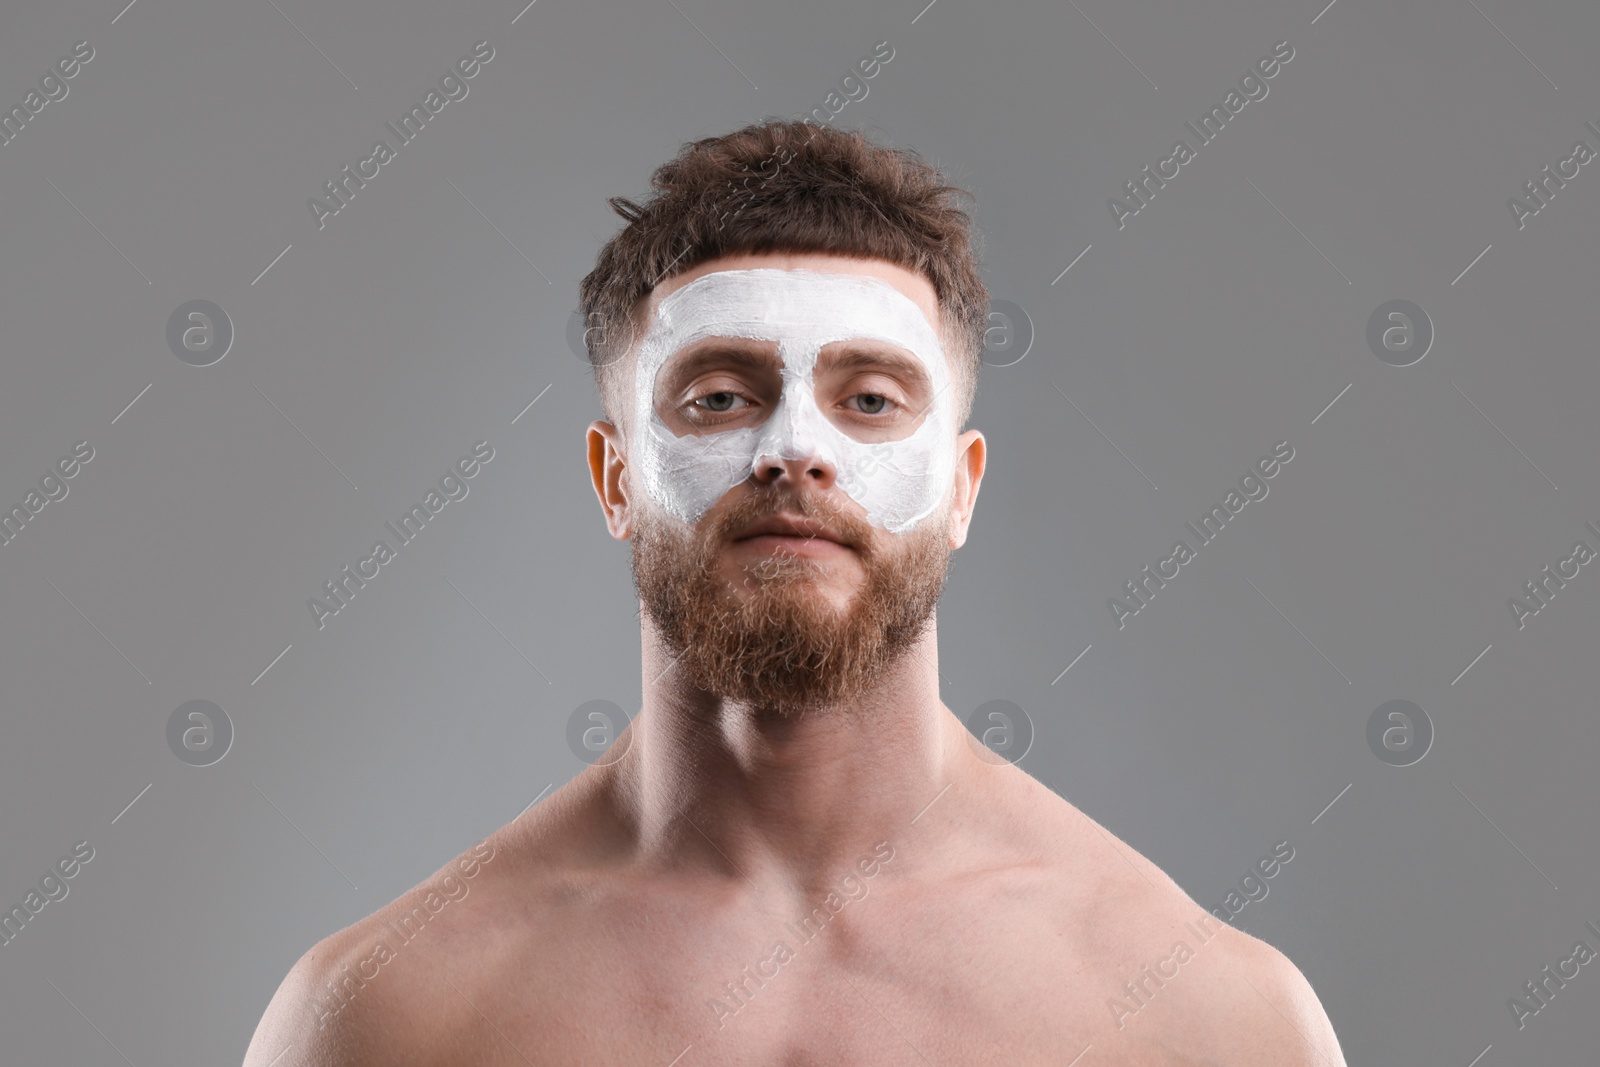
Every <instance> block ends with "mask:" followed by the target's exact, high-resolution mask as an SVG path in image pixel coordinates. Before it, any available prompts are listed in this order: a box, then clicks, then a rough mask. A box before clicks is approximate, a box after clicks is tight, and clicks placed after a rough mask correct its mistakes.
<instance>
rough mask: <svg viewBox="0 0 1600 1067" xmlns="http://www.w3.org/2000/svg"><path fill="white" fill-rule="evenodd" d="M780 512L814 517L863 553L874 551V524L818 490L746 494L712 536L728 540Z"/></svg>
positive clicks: (730, 509)
mask: <svg viewBox="0 0 1600 1067" xmlns="http://www.w3.org/2000/svg"><path fill="white" fill-rule="evenodd" d="M778 514H789V515H798V516H799V517H801V518H803V519H813V520H815V521H817V522H820V523H822V524H823V525H825V526H826V527H827V528H828V530H829V531H830V532H831V533H832V534H833V535H835V536H837V537H838V538H839V539H840V540H841V541H843V542H844V543H845V544H847V545H849V546H851V547H852V548H855V549H858V550H860V551H862V552H870V551H871V550H872V530H871V528H870V526H869V525H868V524H867V523H866V522H865V521H864V520H862V519H859V518H857V517H856V516H854V515H851V514H850V513H849V512H847V511H846V510H845V509H844V505H843V504H841V503H839V502H837V501H834V500H833V499H831V498H830V497H827V496H823V495H820V494H815V493H803V494H798V495H797V494H793V493H775V492H771V491H766V492H760V493H756V494H752V495H751V496H748V497H745V498H744V499H742V500H740V501H738V502H737V503H735V504H733V505H732V506H731V507H729V508H728V510H727V512H726V513H725V514H723V515H722V516H721V518H720V519H719V520H718V521H717V523H716V524H715V526H716V528H715V529H714V530H712V531H710V536H711V539H712V540H713V541H714V542H721V541H724V540H726V539H728V538H729V537H731V536H734V535H736V534H737V533H738V532H739V531H741V530H743V529H745V528H746V527H748V526H749V525H750V524H751V523H755V522H759V521H761V520H762V519H765V518H769V517H771V516H773V515H778Z"/></svg>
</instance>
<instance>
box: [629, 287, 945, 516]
mask: <svg viewBox="0 0 1600 1067" xmlns="http://www.w3.org/2000/svg"><path fill="white" fill-rule="evenodd" d="M707 337H745V338H755V339H761V340H768V341H775V342H777V345H778V358H779V360H780V361H781V362H782V375H783V392H782V394H781V396H780V398H779V401H778V403H777V405H776V406H775V407H774V409H773V410H772V412H771V413H770V414H769V415H768V416H767V418H766V419H765V420H764V421H762V422H761V423H760V424H759V425H756V426H741V427H737V428H732V429H725V430H713V431H710V432H707V433H704V434H700V435H697V434H694V433H686V434H685V435H684V436H682V437H679V436H677V435H676V434H675V433H674V432H673V431H672V429H671V428H669V427H668V426H667V425H666V423H664V422H663V421H662V420H661V417H660V416H659V415H658V414H657V412H656V409H655V403H654V398H655V390H656V379H657V377H658V376H659V374H660V372H661V369H662V368H663V367H664V366H665V365H666V364H667V363H668V362H669V361H670V360H671V358H672V356H673V355H674V354H675V353H677V352H679V351H680V350H682V349H683V348H684V347H685V346H687V345H690V344H693V343H694V342H696V341H699V340H701V339H703V338H707ZM852 338H862V339H870V340H878V341H886V342H889V343H891V344H894V345H897V346H899V347H901V348H904V349H906V350H908V351H909V352H911V353H912V354H913V355H914V356H915V357H916V358H917V360H918V361H919V362H920V363H921V364H922V365H923V368H924V370H925V372H926V373H927V375H928V379H929V381H930V382H931V383H932V395H933V401H932V403H931V404H930V405H929V406H928V409H927V412H926V418H925V419H923V421H922V423H921V425H919V426H918V427H917V429H916V431H915V432H913V433H911V434H910V435H908V436H906V437H903V438H901V439H900V440H897V441H858V440H856V439H855V438H854V437H851V436H850V435H849V434H847V433H845V432H844V431H842V430H840V429H839V428H838V427H837V426H835V425H834V423H833V422H832V421H831V420H830V419H829V418H828V416H827V415H825V414H824V413H823V412H822V410H821V409H820V408H819V407H818V406H817V400H816V391H815V383H814V380H813V371H814V370H815V367H816V364H817V358H818V355H819V354H820V352H821V350H822V347H823V346H824V345H826V344H829V343H831V342H834V341H844V340H849V339H852ZM634 380H635V395H634V419H633V424H634V426H636V427H639V428H640V432H639V434H638V438H637V441H636V450H637V454H636V456H635V462H636V464H637V468H636V469H637V470H638V472H639V475H640V481H641V483H642V484H643V486H644V487H645V489H646V491H647V492H649V494H650V495H651V497H652V498H654V499H655V501H656V502H657V503H658V504H659V505H660V506H661V507H662V508H663V509H664V510H665V511H667V512H668V513H669V514H671V515H674V516H676V517H677V518H678V519H680V520H682V521H683V522H686V523H690V524H693V523H696V522H698V521H699V520H700V518H701V516H703V515H704V514H705V513H706V511H708V510H709V509H710V508H711V506H712V505H713V504H715V503H716V502H717V501H718V500H720V499H721V498H722V496H723V494H725V493H726V492H727V491H728V490H729V489H732V488H733V487H734V486H736V485H738V484H740V483H741V482H744V481H745V480H747V479H748V478H750V477H751V476H752V474H754V473H755V472H756V471H757V469H758V465H759V463H760V462H761V459H762V457H764V456H777V457H780V458H783V459H804V458H808V457H815V458H817V459H818V460H821V461H825V462H827V463H830V464H832V466H833V468H834V470H835V472H836V477H837V484H838V485H839V487H840V488H841V489H842V490H843V491H844V492H845V493H846V494H847V495H848V496H849V497H850V498H851V499H853V500H855V501H856V502H857V503H858V504H860V505H861V506H862V507H863V508H864V509H865V510H866V513H867V520H868V521H869V522H871V523H872V524H873V525H874V526H878V527H880V528H882V529H884V530H887V531H888V532H890V533H902V532H904V531H906V530H909V529H910V528H912V527H913V526H915V525H916V524H917V523H918V522H920V521H921V520H922V519H924V518H926V517H927V516H928V515H930V514H932V513H933V511H934V510H935V509H936V508H937V507H938V505H939V502H940V501H941V499H942V497H943V493H944V491H945V490H946V489H948V488H949V484H950V480H951V477H952V475H953V473H954V469H955V440H954V437H955V435H954V427H953V426H952V423H951V420H952V418H953V412H952V397H951V395H950V386H951V382H950V368H949V365H948V363H947V362H946V361H945V354H944V349H943V348H942V346H941V345H940V343H939V336H938V333H937V332H936V331H935V330H934V328H933V327H932V326H931V325H930V324H929V322H928V319H927V317H926V316H925V315H924V314H923V313H922V309H921V308H919V307H918V306H917V305H916V304H915V303H914V302H913V301H912V300H911V299H910V298H909V297H907V296H906V295H905V294H903V293H901V292H900V291H899V290H898V289H896V288H895V287H894V286H892V285H890V284H889V283H887V282H885V281H882V280H880V279H878V278H873V277H868V276H863V275H855V274H830V273H823V272H818V271H807V270H771V269H759V270H730V271H717V272H715V273H712V274H707V275H704V276H703V277H700V278H697V279H695V280H694V281H693V282H691V283H689V284H688V285H686V286H684V287H683V288H682V289H679V290H676V291H675V292H673V293H670V294H669V295H667V296H666V297H665V298H663V299H662V300H661V302H660V304H659V306H658V307H657V309H656V315H655V319H654V321H653V322H652V323H651V326H650V330H649V332H648V333H647V334H646V335H645V337H644V339H643V340H642V341H641V342H640V345H639V355H638V361H637V370H636V373H635V378H634ZM911 414H913V415H916V414H918V413H917V412H912V413H911Z"/></svg>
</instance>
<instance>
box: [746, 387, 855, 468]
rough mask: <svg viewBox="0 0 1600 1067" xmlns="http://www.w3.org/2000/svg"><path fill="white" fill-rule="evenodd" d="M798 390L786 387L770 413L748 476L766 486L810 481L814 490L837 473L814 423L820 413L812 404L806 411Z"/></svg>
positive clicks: (830, 453) (830, 451)
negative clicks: (774, 408)
mask: <svg viewBox="0 0 1600 1067" xmlns="http://www.w3.org/2000/svg"><path fill="white" fill-rule="evenodd" d="M786 386H787V383H786ZM798 393H799V390H797V389H792V388H788V387H786V388H785V390H784V395H783V398H782V399H781V400H780V401H779V402H778V406H777V409H776V410H775V411H773V413H772V415H771V416H769V418H768V420H767V424H766V426H765V427H764V431H765V432H763V433H762V434H761V439H760V441H759V442H758V443H757V445H756V455H755V460H754V462H753V463H752V464H751V471H750V474H751V477H753V478H754V479H755V480H756V481H757V482H760V483H762V484H765V485H773V484H780V483H782V482H783V481H785V480H787V481H788V482H789V485H790V487H792V488H795V489H799V488H800V486H801V485H803V484H804V483H806V482H811V483H812V485H811V488H812V489H814V490H821V489H831V488H832V487H833V485H834V482H835V480H836V479H837V478H838V474H839V472H838V469H837V466H836V464H835V463H834V457H833V452H832V449H830V448H828V447H826V446H825V445H824V444H823V443H822V441H823V437H822V434H821V433H819V432H818V430H817V427H816V426H815V425H813V423H815V421H816V420H817V419H820V418H822V417H823V415H822V413H821V412H820V411H817V410H816V406H815V404H811V405H809V408H810V410H807V408H808V405H807V404H806V403H805V399H806V398H803V397H800V396H799V395H798Z"/></svg>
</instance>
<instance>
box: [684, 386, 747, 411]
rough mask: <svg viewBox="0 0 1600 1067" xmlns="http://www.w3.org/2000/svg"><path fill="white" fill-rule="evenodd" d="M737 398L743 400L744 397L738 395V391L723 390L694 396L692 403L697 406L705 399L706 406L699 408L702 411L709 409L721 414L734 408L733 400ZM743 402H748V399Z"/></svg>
mask: <svg viewBox="0 0 1600 1067" xmlns="http://www.w3.org/2000/svg"><path fill="white" fill-rule="evenodd" d="M739 400H744V397H742V396H740V395H739V394H738V393H733V392H728V391H726V390H723V391H721V392H716V393H707V394H706V395H704V396H700V397H696V398H695V399H694V401H693V403H694V405H695V406H696V407H699V406H700V402H701V401H706V402H707V403H706V406H705V407H703V408H701V410H702V411H709V412H712V413H714V414H723V413H725V412H729V411H733V410H735V408H734V407H733V403H734V401H739ZM745 402H746V403H748V401H745Z"/></svg>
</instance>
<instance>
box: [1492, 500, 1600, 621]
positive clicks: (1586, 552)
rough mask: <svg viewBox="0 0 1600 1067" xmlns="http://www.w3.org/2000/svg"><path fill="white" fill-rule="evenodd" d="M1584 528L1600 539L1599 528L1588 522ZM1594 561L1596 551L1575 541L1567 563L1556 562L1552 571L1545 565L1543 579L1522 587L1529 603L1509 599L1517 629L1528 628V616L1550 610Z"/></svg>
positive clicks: (1560, 560)
mask: <svg viewBox="0 0 1600 1067" xmlns="http://www.w3.org/2000/svg"><path fill="white" fill-rule="evenodd" d="M1583 525H1584V526H1585V527H1586V528H1587V529H1588V531H1589V532H1590V533H1592V534H1594V535H1595V537H1597V538H1600V528H1597V527H1596V526H1595V524H1594V523H1592V522H1586V523H1584V524H1583ZM1594 558H1595V551H1594V549H1592V548H1590V547H1589V542H1587V541H1582V540H1580V541H1576V542H1574V543H1573V545H1572V551H1571V553H1569V554H1568V555H1567V557H1566V558H1565V559H1558V560H1556V563H1555V568H1554V569H1553V570H1552V569H1551V566H1550V564H1548V563H1546V564H1545V565H1544V567H1543V568H1542V569H1541V570H1540V571H1539V574H1540V575H1541V577H1539V578H1536V579H1530V580H1529V581H1528V582H1527V583H1526V584H1524V585H1523V587H1522V591H1523V592H1524V593H1526V594H1527V599H1526V600H1518V599H1517V598H1516V597H1508V598H1507V599H1506V606H1507V607H1509V608H1510V609H1511V617H1512V618H1514V619H1516V620H1517V629H1519V630H1520V629H1522V628H1523V627H1524V626H1527V625H1528V618H1529V616H1532V615H1537V614H1539V612H1541V611H1543V610H1544V609H1545V608H1547V607H1549V606H1550V601H1552V600H1554V599H1555V596H1556V591H1557V590H1559V589H1565V588H1566V587H1567V583H1568V582H1570V581H1571V580H1572V579H1574V578H1576V577H1577V576H1578V575H1579V574H1580V573H1581V572H1582V569H1583V566H1584V564H1586V563H1588V562H1589V561H1590V560H1592V559H1594ZM1568 567H1571V568H1572V570H1571V572H1570V573H1569V572H1568V570H1567V568H1568ZM1552 583H1553V587H1552Z"/></svg>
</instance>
